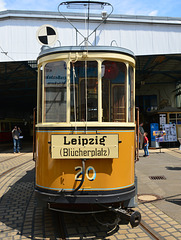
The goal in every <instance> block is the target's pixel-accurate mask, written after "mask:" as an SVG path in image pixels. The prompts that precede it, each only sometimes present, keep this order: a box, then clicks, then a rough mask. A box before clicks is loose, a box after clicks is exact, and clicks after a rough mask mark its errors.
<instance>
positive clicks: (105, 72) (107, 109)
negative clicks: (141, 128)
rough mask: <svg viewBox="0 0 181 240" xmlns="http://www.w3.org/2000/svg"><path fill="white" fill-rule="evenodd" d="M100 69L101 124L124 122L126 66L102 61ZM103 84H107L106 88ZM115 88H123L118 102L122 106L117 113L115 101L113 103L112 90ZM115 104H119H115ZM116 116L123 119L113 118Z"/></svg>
mask: <svg viewBox="0 0 181 240" xmlns="http://www.w3.org/2000/svg"><path fill="white" fill-rule="evenodd" d="M106 64H107V66H108V67H107V69H106ZM103 66H104V67H103ZM121 67H122V71H120V69H121ZM101 69H102V109H103V116H102V122H126V119H127V117H126V116H127V108H126V102H127V72H128V70H127V65H126V63H125V62H123V61H110V60H104V61H102V65H101ZM111 73H112V75H111ZM114 75H115V77H114ZM121 75H122V76H121ZM121 77H122V80H121ZM119 80H120V81H119ZM116 81H117V82H116ZM121 81H122V82H121ZM105 83H107V86H106V85H105ZM116 86H117V87H123V89H124V94H123V95H122V97H123V99H119V101H121V102H123V104H122V106H119V110H118V111H116V108H117V107H116V106H115V101H114V99H115V95H114V93H113V91H114V88H115V87H116ZM107 95H108V96H107ZM116 97H118V96H116ZM117 104H119V103H118V102H117ZM114 106H115V107H114ZM121 109H124V111H123V112H121ZM119 111H120V112H119ZM116 114H117V115H120V116H123V117H121V118H115V117H114V116H115V115H116Z"/></svg>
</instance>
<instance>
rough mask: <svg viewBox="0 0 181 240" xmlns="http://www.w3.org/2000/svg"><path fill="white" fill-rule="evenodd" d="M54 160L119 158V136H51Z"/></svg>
mask: <svg viewBox="0 0 181 240" xmlns="http://www.w3.org/2000/svg"><path fill="white" fill-rule="evenodd" d="M51 154H52V158H54V159H83V158H87V159H89V158H96V159H97V158H118V134H96V135H91V134H81V135H75V134H71V135H51Z"/></svg>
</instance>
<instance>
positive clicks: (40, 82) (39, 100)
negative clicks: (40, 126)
mask: <svg viewBox="0 0 181 240" xmlns="http://www.w3.org/2000/svg"><path fill="white" fill-rule="evenodd" d="M38 87H39V89H38V90H39V95H38V106H39V108H38V119H37V120H38V122H39V123H40V122H42V67H40V68H39V86H38Z"/></svg>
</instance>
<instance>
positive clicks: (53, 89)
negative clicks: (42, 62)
mask: <svg viewBox="0 0 181 240" xmlns="http://www.w3.org/2000/svg"><path fill="white" fill-rule="evenodd" d="M66 69H67V66H66V63H65V62H64V61H59V62H51V63H48V64H46V66H45V97H44V101H45V110H44V115H45V121H46V122H65V121H66V105H67V89H66V87H67V79H66V72H67V70H66Z"/></svg>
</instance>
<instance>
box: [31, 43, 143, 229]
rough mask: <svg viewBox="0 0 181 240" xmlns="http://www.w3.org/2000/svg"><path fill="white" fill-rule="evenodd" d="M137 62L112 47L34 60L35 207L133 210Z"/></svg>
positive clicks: (44, 54)
mask: <svg viewBox="0 0 181 240" xmlns="http://www.w3.org/2000/svg"><path fill="white" fill-rule="evenodd" d="M135 135H136V125H135V57H134V54H133V53H132V52H131V51H129V50H127V49H124V48H120V47H113V46H71V47H68V46H67V47H61V46H60V47H55V48H54V47H52V48H50V47H43V48H42V51H41V53H40V55H39V57H38V104H37V123H36V182H35V193H36V197H37V199H38V201H39V202H43V203H44V204H45V205H46V206H48V208H49V209H53V210H57V211H65V212H73V213H75V212H85V213H89V212H90V213H91V212H99V211H104V210H106V211H107V210H108V211H115V213H119V214H120V216H121V217H120V218H125V219H127V220H128V222H130V223H131V225H132V226H133V227H134V226H137V225H138V224H139V222H140V218H141V216H140V213H139V212H135V211H133V210H132V208H134V207H135V196H136V180H135V179H136V178H135V146H136V143H135V141H136V140H135V139H136V138H135Z"/></svg>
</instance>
